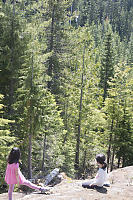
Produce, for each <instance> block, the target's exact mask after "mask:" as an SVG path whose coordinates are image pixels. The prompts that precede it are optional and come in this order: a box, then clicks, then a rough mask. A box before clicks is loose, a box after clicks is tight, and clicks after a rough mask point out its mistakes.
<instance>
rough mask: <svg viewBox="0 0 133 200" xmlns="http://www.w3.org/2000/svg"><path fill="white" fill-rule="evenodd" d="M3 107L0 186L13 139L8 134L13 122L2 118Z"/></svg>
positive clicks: (0, 109)
mask: <svg viewBox="0 0 133 200" xmlns="http://www.w3.org/2000/svg"><path fill="white" fill-rule="evenodd" d="M2 99H3V95H0V102H1V101H2ZM3 108H4V105H3V104H2V103H0V115H1V117H0V169H1V171H0V184H1V183H4V174H5V168H6V164H7V162H6V157H7V155H8V153H9V150H10V149H11V147H12V145H13V143H14V141H15V139H16V138H15V137H13V136H12V134H11V132H10V126H9V124H11V123H13V121H11V120H8V119H5V118H4V117H3V115H4V112H3Z"/></svg>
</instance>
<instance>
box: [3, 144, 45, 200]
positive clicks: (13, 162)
mask: <svg viewBox="0 0 133 200" xmlns="http://www.w3.org/2000/svg"><path fill="white" fill-rule="evenodd" d="M19 159H20V150H19V148H17V147H14V148H13V149H12V150H11V152H10V154H9V157H8V164H7V168H6V174H5V181H6V183H7V184H8V185H9V190H8V197H9V200H12V193H13V190H14V185H15V184H18V186H19V185H26V186H28V187H30V188H32V189H37V190H40V191H41V192H45V191H46V190H47V189H46V188H44V187H40V186H37V185H35V184H33V183H31V182H30V181H28V180H26V179H25V177H24V176H23V174H22V173H21V171H20V169H19Z"/></svg>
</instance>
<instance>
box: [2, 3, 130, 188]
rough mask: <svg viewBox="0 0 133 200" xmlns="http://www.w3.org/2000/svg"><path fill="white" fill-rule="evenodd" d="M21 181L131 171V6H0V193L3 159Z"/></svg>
mask: <svg viewBox="0 0 133 200" xmlns="http://www.w3.org/2000/svg"><path fill="white" fill-rule="evenodd" d="M14 146H17V147H19V148H20V150H21V161H20V168H21V170H22V172H23V174H24V175H25V176H26V177H27V178H29V179H30V178H34V177H35V176H36V175H37V174H43V175H46V174H48V173H49V172H50V171H51V170H53V169H54V168H55V167H57V168H59V169H60V170H61V171H62V172H65V173H66V174H67V175H68V176H69V177H72V178H78V179H79V178H84V177H85V176H86V175H87V174H88V173H89V172H90V171H91V170H92V169H93V167H94V166H93V165H94V160H95V155H96V154H97V153H100V152H101V153H104V154H105V155H106V158H107V164H108V171H112V170H113V169H116V168H119V167H125V166H130V165H133V1H132V0H95V1H94V0H2V1H0V192H3V190H4V189H3V187H2V186H3V184H4V183H5V182H4V176H5V169H6V165H7V156H8V154H9V152H10V150H11V148H12V147H14Z"/></svg>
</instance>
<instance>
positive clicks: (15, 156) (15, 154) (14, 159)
mask: <svg viewBox="0 0 133 200" xmlns="http://www.w3.org/2000/svg"><path fill="white" fill-rule="evenodd" d="M19 159H20V150H19V148H18V147H14V148H12V150H11V152H10V154H9V156H8V163H9V164H13V163H18V162H19Z"/></svg>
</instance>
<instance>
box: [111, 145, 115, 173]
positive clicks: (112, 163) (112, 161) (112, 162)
mask: <svg viewBox="0 0 133 200" xmlns="http://www.w3.org/2000/svg"><path fill="white" fill-rule="evenodd" d="M114 157H115V148H113V153H112V160H111V166H110V171H113V165H114Z"/></svg>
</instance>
